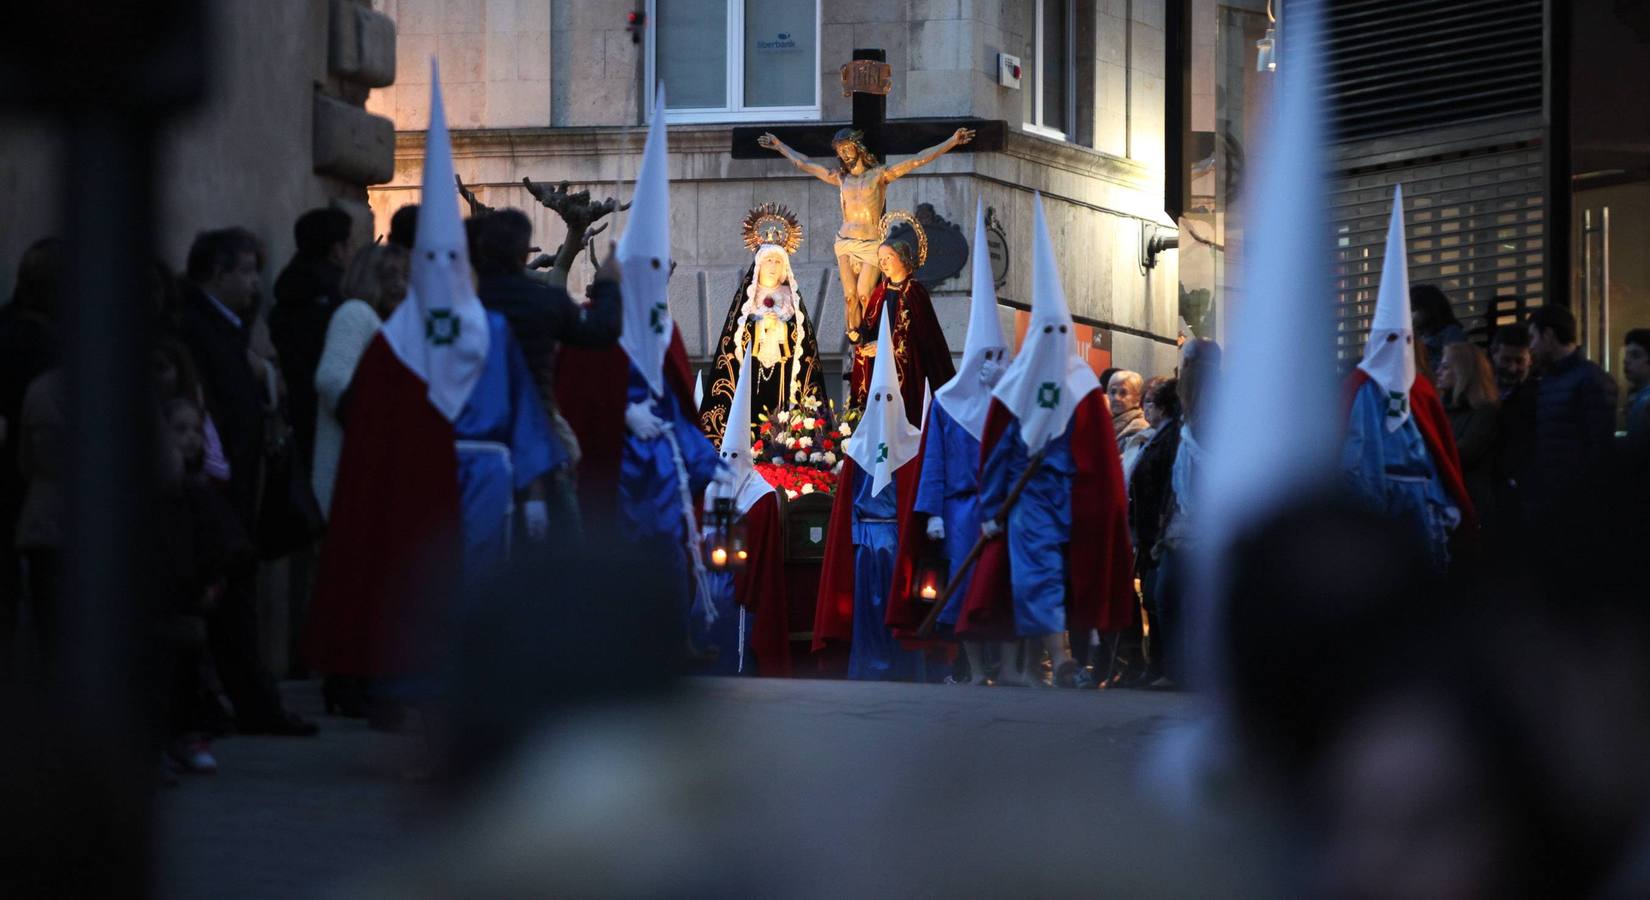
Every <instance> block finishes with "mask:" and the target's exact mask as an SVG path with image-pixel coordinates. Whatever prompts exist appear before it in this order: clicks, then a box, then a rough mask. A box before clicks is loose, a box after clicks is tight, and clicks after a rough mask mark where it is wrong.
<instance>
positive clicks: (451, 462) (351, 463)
mask: <svg viewBox="0 0 1650 900" xmlns="http://www.w3.org/2000/svg"><path fill="white" fill-rule="evenodd" d="M428 389H429V386H428V385H427V384H426V383H425V381H424V380H423V379H422V378H419V377H418V376H417V375H416V374H414V373H413V371H412V370H411V369H408V368H407V367H406V366H405V365H403V364H402V362H401V360H400V358H398V357H397V356H396V355H395V352H394V351H393V350H391V349H390V345H389V342H388V341H386V340H385V339H384V337H383V335H379V336H377V337H374V338H373V340H372V343H371V344H369V345H367V349H366V352H365V353H363V354H362V356H361V362H360V365H359V366H358V367H357V368H356V370H355V378H354V381H353V382H352V386H351V389H350V393H351V400H350V405H349V415H348V418H347V420H346V422H345V432H344V446H343V451H342V454H341V455H340V457H339V460H338V480H337V486H336V488H335V489H334V491H333V496H332V512H331V520H330V523H329V527H328V529H327V536H326V540H325V542H324V543H323V544H322V545H321V557H320V565H319V568H318V570H317V574H316V579H315V597H314V600H313V602H312V603H311V605H310V609H309V617H308V621H307V622H306V623H305V628H304V655H305V656H306V657H307V658H308V660H309V663H310V665H311V666H312V667H314V668H315V669H316V670H317V671H320V672H323V673H325V674H328V675H361V676H371V677H378V676H385V675H395V674H401V673H406V672H413V671H418V670H419V669H420V668H421V667H423V666H426V665H428V664H429V663H430V662H431V660H430V659H428V658H426V657H425V656H424V655H423V654H421V653H420V652H419V651H417V650H416V649H412V648H409V646H408V641H409V640H410V639H413V638H414V636H415V634H417V633H419V632H421V631H422V630H423V629H424V628H425V627H427V626H430V625H432V624H433V622H432V620H431V619H430V618H428V615H429V614H430V613H431V612H432V611H433V610H434V609H435V608H437V605H438V604H443V603H446V602H450V600H451V598H452V597H454V596H456V591H457V587H458V584H457V571H458V562H459V559H460V554H461V553H462V543H461V542H462V538H461V531H460V528H461V519H460V515H461V513H460V505H459V489H458V454H457V451H456V450H455V448H454V444H453V427H452V423H450V422H448V421H447V419H446V417H445V416H443V415H441V413H440V412H439V411H437V410H436V408H435V407H434V406H432V405H431V404H430V401H429V397H428Z"/></svg>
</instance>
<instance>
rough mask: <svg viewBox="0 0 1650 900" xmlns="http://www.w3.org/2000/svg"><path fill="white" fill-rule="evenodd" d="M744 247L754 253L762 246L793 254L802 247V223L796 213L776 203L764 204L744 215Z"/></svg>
mask: <svg viewBox="0 0 1650 900" xmlns="http://www.w3.org/2000/svg"><path fill="white" fill-rule="evenodd" d="M741 227H742V228H743V229H744V232H745V246H746V247H748V248H749V249H750V251H751V252H752V253H755V252H756V251H757V249H758V248H759V247H761V246H762V245H763V244H773V245H775V246H777V247H784V248H785V252H786V253H795V252H796V251H797V248H799V247H801V246H802V223H801V222H798V221H797V220H796V213H793V212H791V211H790V210H789V209H787V208H785V207H783V206H781V205H779V204H778V203H764V204H762V205H761V206H758V207H755V208H753V209H752V210H751V211H750V212H748V213H746V214H745V221H744V224H743V225H742V226H741Z"/></svg>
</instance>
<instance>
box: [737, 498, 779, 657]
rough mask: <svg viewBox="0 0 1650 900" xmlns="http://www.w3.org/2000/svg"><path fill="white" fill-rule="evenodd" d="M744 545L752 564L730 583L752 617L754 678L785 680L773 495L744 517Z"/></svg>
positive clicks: (776, 513) (776, 507)
mask: <svg viewBox="0 0 1650 900" xmlns="http://www.w3.org/2000/svg"><path fill="white" fill-rule="evenodd" d="M757 477H760V476H757ZM745 544H746V546H747V547H749V548H750V559H749V560H748V561H747V562H746V563H745V567H744V568H743V569H740V570H739V571H738V572H737V574H735V575H734V577H733V595H734V597H735V598H736V599H737V600H738V601H739V605H740V606H743V607H745V608H746V609H748V610H750V612H751V614H752V615H754V616H755V617H756V630H755V631H754V632H753V633H752V634H751V650H752V652H753V653H754V654H755V655H756V673H757V674H758V675H761V676H763V677H766V678H785V677H789V676H790V674H791V629H790V621H789V616H790V606H789V604H788V603H787V602H786V598H785V542H784V541H783V540H781V538H780V529H779V495H778V493H777V492H775V493H771V494H769V495H768V496H766V497H763V498H762V499H761V500H758V501H756V502H755V503H753V504H751V508H750V509H749V510H747V511H746V512H745Z"/></svg>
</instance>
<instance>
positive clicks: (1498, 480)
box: [1490, 325, 1539, 538]
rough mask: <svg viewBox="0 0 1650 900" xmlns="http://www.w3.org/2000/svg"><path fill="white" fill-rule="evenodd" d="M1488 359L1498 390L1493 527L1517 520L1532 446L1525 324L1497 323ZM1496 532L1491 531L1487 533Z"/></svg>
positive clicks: (1532, 391)
mask: <svg viewBox="0 0 1650 900" xmlns="http://www.w3.org/2000/svg"><path fill="white" fill-rule="evenodd" d="M1490 361H1491V362H1492V363H1494V364H1495V384H1496V387H1497V388H1499V389H1500V392H1501V412H1500V422H1499V423H1498V424H1499V426H1500V427H1499V428H1498V429H1497V431H1498V433H1499V435H1500V437H1499V438H1497V441H1498V443H1499V446H1498V447H1497V448H1496V458H1495V490H1494V497H1495V509H1496V510H1497V513H1498V514H1497V516H1496V519H1497V524H1496V526H1495V528H1496V531H1498V532H1503V533H1504V532H1505V530H1506V528H1508V527H1513V528H1516V527H1517V526H1518V525H1519V524H1521V522H1522V520H1523V508H1524V506H1523V490H1522V488H1523V484H1524V481H1525V477H1526V474H1525V473H1526V472H1527V471H1528V470H1529V465H1530V454H1531V453H1532V452H1534V449H1535V398H1536V392H1537V391H1538V390H1539V381H1538V379H1536V378H1532V377H1531V371H1530V370H1531V365H1530V329H1529V327H1528V326H1527V325H1503V326H1501V327H1500V328H1497V329H1496V330H1495V336H1494V337H1493V338H1492V339H1491V340H1490ZM1495 537H1497V535H1492V538H1495Z"/></svg>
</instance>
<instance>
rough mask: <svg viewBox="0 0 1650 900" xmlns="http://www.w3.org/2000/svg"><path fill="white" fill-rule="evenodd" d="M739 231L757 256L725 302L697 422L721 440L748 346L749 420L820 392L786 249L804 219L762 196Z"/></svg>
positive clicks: (813, 346) (814, 350) (809, 331)
mask: <svg viewBox="0 0 1650 900" xmlns="http://www.w3.org/2000/svg"><path fill="white" fill-rule="evenodd" d="M744 232H745V246H747V247H749V248H750V249H751V250H752V251H753V252H754V254H755V256H754V258H753V259H752V260H751V265H750V268H749V269H747V270H746V271H745V275H744V278H742V279H741V280H740V283H739V289H738V290H737V291H735V292H734V295H733V302H732V303H731V304H730V305H729V307H728V316H727V320H726V321H725V322H724V323H723V325H722V336H721V339H720V340H719V341H718V342H717V344H716V353H715V355H714V356H713V357H712V359H711V378H710V387H709V389H708V390H706V391H705V399H704V402H703V403H702V404H701V405H700V407H699V426H700V427H701V428H703V429H704V431H705V434H706V435H708V436H710V438H711V439H712V440H713V441H716V440H721V437H722V431H723V429H724V428H726V427H727V422H728V406H729V405H730V404H731V403H732V402H733V392H734V387H735V385H737V384H738V383H739V366H740V360H742V359H744V358H745V354H746V352H747V350H748V351H749V353H750V359H751V365H753V366H755V370H754V371H753V372H752V373H751V375H752V378H751V384H750V386H751V409H750V420H749V421H751V422H758V421H760V420H761V417H763V416H769V417H771V416H773V414H774V413H776V412H779V411H781V410H788V409H791V408H793V407H796V406H797V405H799V404H801V403H802V402H803V399H804V398H809V397H811V398H813V399H815V400H818V401H821V402H823V401H824V399H825V378H824V372H823V371H821V369H820V366H819V346H818V343H817V341H816V340H815V337H814V326H813V323H812V322H811V321H809V319H808V314H807V311H806V310H805V308H804V306H803V303H802V292H801V291H800V290H798V289H797V284H796V275H795V274H794V273H793V272H792V271H791V254H792V253H795V252H796V250H797V248H798V247H800V246H802V226H801V224H800V223H798V222H797V220H796V215H795V214H794V213H792V212H791V211H790V210H788V209H786V208H785V207H783V206H779V205H776V204H772V203H764V204H762V205H761V206H758V207H756V208H755V209H753V210H751V211H750V214H749V215H747V216H746V217H745V222H744Z"/></svg>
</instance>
